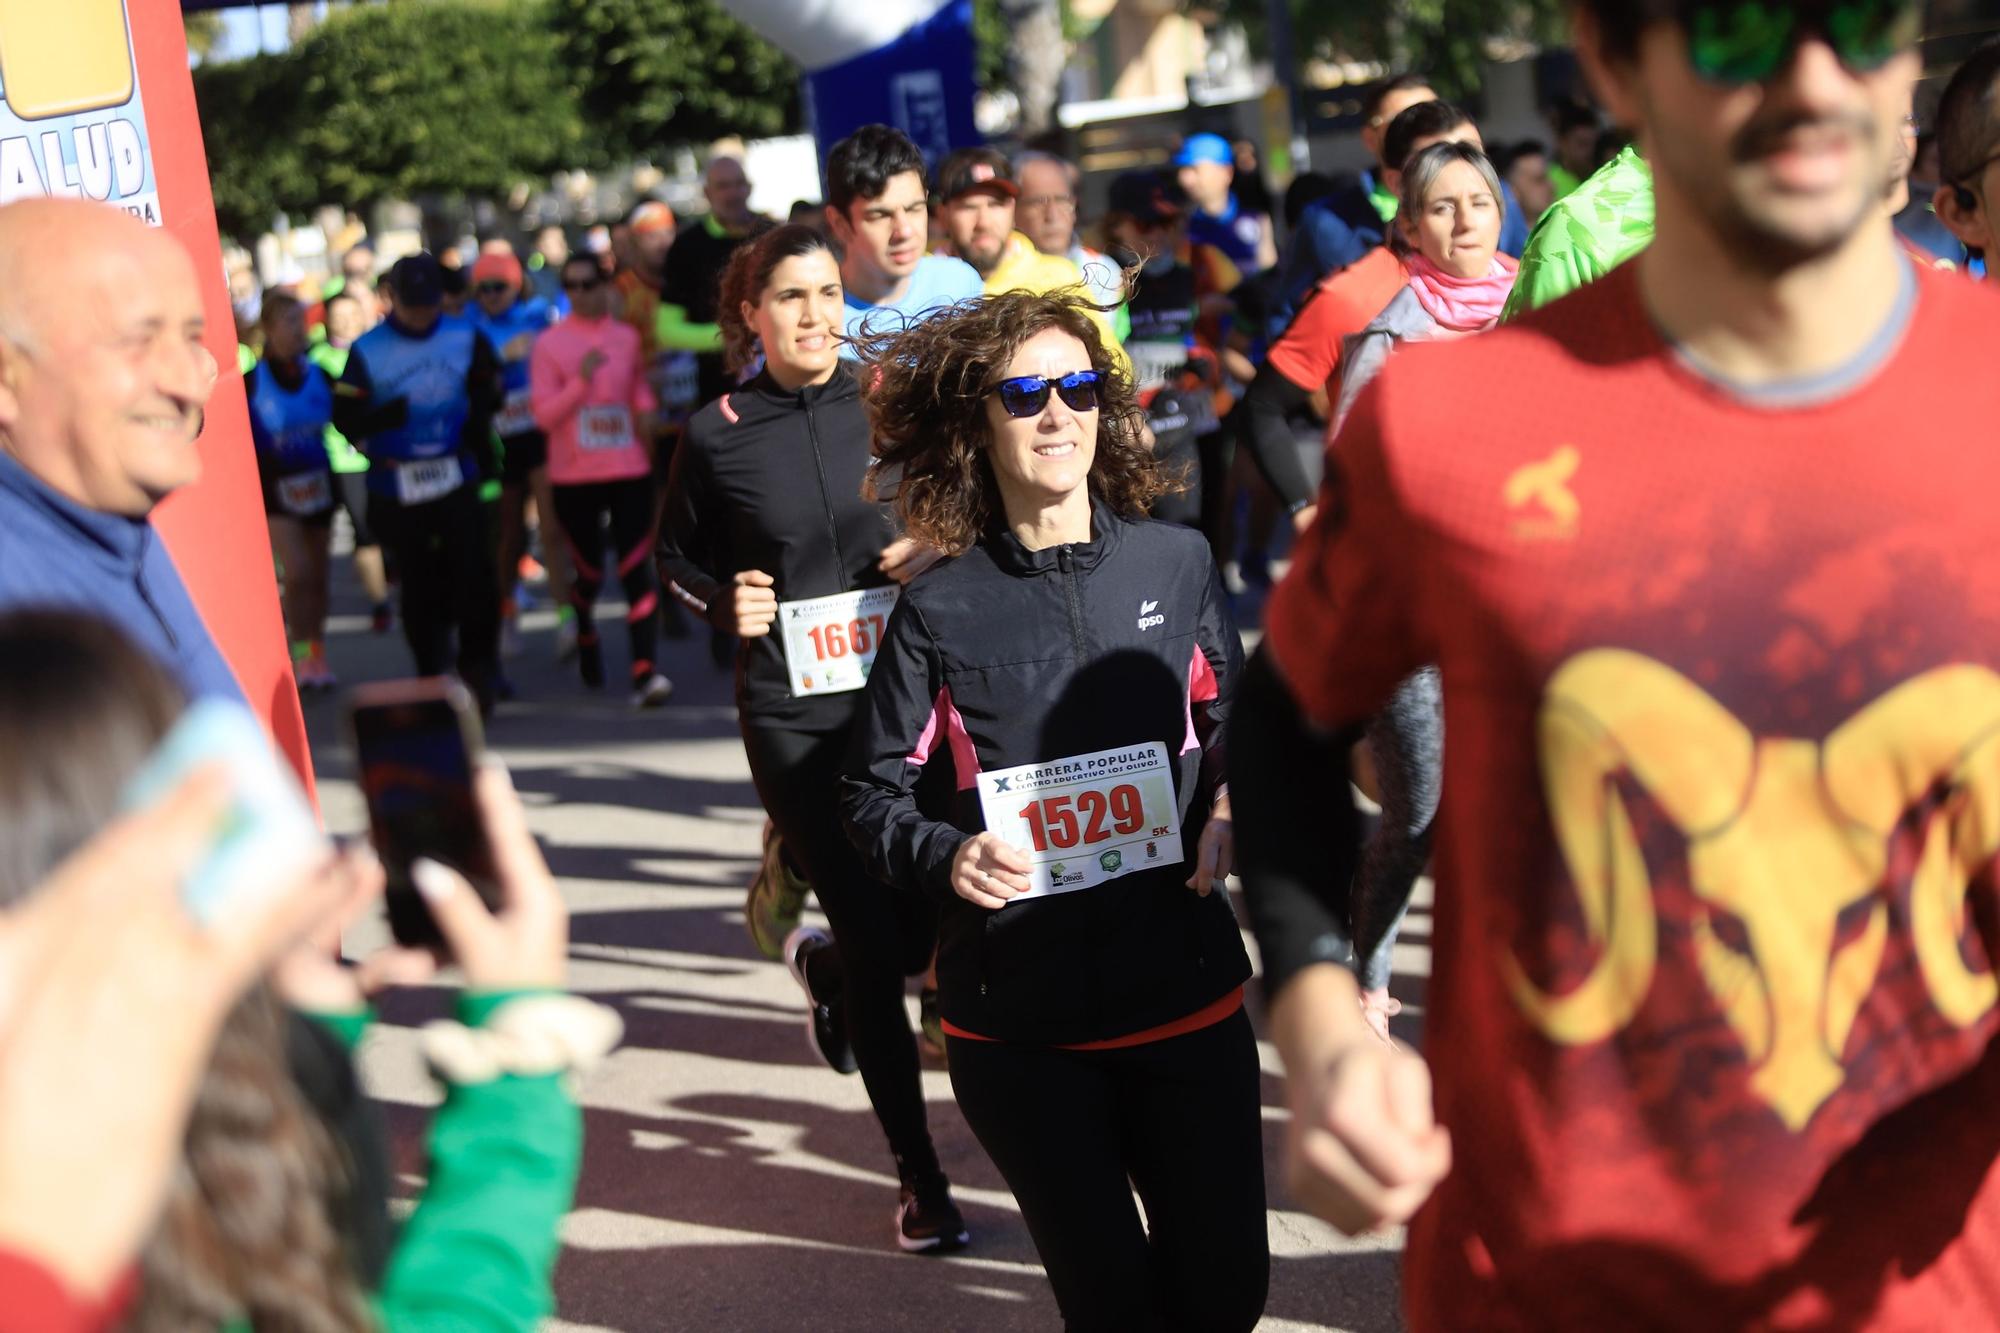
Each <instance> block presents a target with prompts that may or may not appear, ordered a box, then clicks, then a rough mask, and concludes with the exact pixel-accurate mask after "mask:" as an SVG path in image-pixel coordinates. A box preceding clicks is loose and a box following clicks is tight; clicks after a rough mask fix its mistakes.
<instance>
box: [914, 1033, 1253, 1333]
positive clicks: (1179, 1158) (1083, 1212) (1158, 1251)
mask: <svg viewBox="0 0 2000 1333" xmlns="http://www.w3.org/2000/svg"><path fill="white" fill-rule="evenodd" d="M946 1048H947V1052H948V1054H949V1055H950V1057H951V1086H952V1090H953V1091H954V1092H956V1093H957V1094H958V1106H959V1109H960V1110H961V1111H963V1112H964V1113H965V1119H966V1123H967V1124H969V1125H971V1126H972V1132H973V1133H974V1134H977V1135H978V1136H979V1142H980V1144H981V1146H983V1147H984V1148H985V1149H986V1155H987V1156H989V1157H991V1158H992V1159H993V1164H994V1165H995V1166H997V1167H999V1168H1000V1174H1001V1175H1002V1176H1004V1177H1006V1180H1007V1187H1008V1188H1009V1189H1011V1190H1013V1191H1014V1199H1015V1201H1016V1202H1018V1203H1019V1204H1020V1205H1021V1215H1022V1216H1023V1217H1024V1218H1025V1219H1026V1220H1027V1223H1028V1230H1029V1232H1030V1233H1031V1234H1032V1235H1033V1236H1034V1238H1035V1249H1036V1250H1037V1251H1038V1252H1039V1253H1040V1255H1041V1258H1042V1265H1043V1267H1045V1268H1046V1269H1047V1270H1048V1274H1049V1282H1050V1284H1051V1285H1052V1286H1054V1288H1055V1293H1056V1303H1057V1304H1058V1305H1060V1306H1061V1307H1062V1315H1063V1324H1064V1326H1065V1327H1066V1328H1068V1329H1069V1330H1070V1333H1096V1331H1097V1330H1100V1329H1102V1330H1118V1331H1119V1333H1125V1331H1126V1330H1165V1329H1174V1330H1180V1329H1186V1330H1189V1331H1190V1333H1193V1331H1194V1330H1200V1331H1201V1333H1229V1330H1233V1329H1245V1330H1247V1329H1251V1328H1254V1327H1255V1326H1256V1324H1257V1321H1258V1319H1259V1318H1260V1317H1261V1316H1262V1315H1263V1312H1264V1296H1265V1292H1266V1289H1267V1288H1268V1286H1269V1284H1270V1275H1271V1252H1270V1244H1269V1240H1268V1238H1267V1235H1266V1232H1265V1219H1264V1149H1263V1123H1262V1111H1261V1109H1260V1081H1259V1080H1260V1075H1259V1073H1258V1068H1257V1041H1256V1038H1255V1037H1254V1036H1253V1035H1252V1033H1251V1031H1250V1018H1249V1015H1247V1014H1246V1013H1244V1012H1243V1011H1242V1010H1238V1011H1237V1012H1236V1013H1235V1014H1234V1015H1232V1016H1231V1017H1229V1018H1228V1019H1225V1020H1224V1021H1223V1022H1220V1023H1217V1024H1214V1025H1213V1026H1211V1027H1206V1028H1202V1029H1201V1030H1199V1031H1197V1032H1190V1033H1188V1034H1186V1035H1185V1036H1180V1037H1170V1038H1168V1039H1167V1040H1165V1041H1156V1042H1149V1043H1147V1044H1146V1045H1144V1046H1129V1047H1126V1048H1124V1049H1122V1050H1112V1051H1065V1050H1061V1049H1059V1048H1056V1047H1052V1046H1034V1045H1023V1044H1019V1043H1015V1042H992V1041H969V1040H966V1039H964V1038H961V1037H947V1038H946ZM1134 1188H1136V1189H1137V1190H1138V1191H1139V1197H1140V1198H1141V1199H1143V1200H1144V1201H1145V1204H1146V1221H1147V1223H1149V1224H1150V1227H1151V1235H1150V1236H1149V1235H1148V1234H1147V1226H1145V1225H1142V1224H1141V1222H1140V1220H1139V1210H1138V1208H1137V1206H1136V1205H1134V1203H1133V1201H1132V1191H1133V1189H1134Z"/></svg>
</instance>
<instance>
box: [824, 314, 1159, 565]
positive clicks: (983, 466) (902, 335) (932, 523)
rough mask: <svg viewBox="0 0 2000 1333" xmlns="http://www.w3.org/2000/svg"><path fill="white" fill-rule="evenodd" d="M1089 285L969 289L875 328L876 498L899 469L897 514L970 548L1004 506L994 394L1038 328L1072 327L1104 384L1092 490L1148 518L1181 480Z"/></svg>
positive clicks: (920, 535) (869, 390)
mask: <svg viewBox="0 0 2000 1333" xmlns="http://www.w3.org/2000/svg"><path fill="white" fill-rule="evenodd" d="M1096 309H1097V307H1095V306H1093V305H1092V304H1091V303H1090V302H1089V301H1088V300H1087V299H1086V298H1085V297H1083V296H1082V295H1080V294H1071V293H1068V292H1062V293H1055V294H1051V295H1047V296H1039V295H1035V294H1033V293H1031V292H1007V293H1005V294H1003V295H1000V296H989V297H985V298H983V299H980V300H976V301H964V302H961V303H959V304H958V305H957V306H954V307H952V308H951V309H949V310H944V311H940V312H939V313H937V314H935V315H932V316H930V317H929V318H927V319H925V320H923V321H922V322H920V323H917V324H913V325H911V326H910V327H909V328H907V329H904V330H902V331H901V332H897V333H891V334H885V335H882V336H880V337H875V338H870V339H866V340H864V341H863V342H862V343H861V344H860V346H859V348H858V350H859V351H860V353H861V358H862V361H863V363H864V369H863V370H862V372H861V382H862V384H864V385H866V386H867V387H866V389H865V390H864V391H863V393H864V398H865V400H866V403H867V407H868V420H869V424H870V426H871V427H872V428H873V431H874V436H875V457H876V458H877V459H878V460H880V463H881V466H880V467H878V468H875V469H871V470H870V472H869V476H868V481H867V483H866V492H865V493H866V495H867V498H869V499H871V500H874V499H880V498H882V495H881V490H880V488H879V487H878V483H877V478H878V477H880V476H881V475H883V474H884V473H890V474H892V475H893V474H896V473H900V475H901V481H900V482H899V483H898V484H897V485H896V486H895V497H894V504H895V507H896V516H897V518H898V519H899V520H900V521H901V522H902V525H903V529H904V531H906V532H908V533H909V534H910V535H911V536H912V537H915V538H916V539H917V540H919V541H922V542H926V543H928V544H930V545H931V546H934V547H936V548H937V549H939V550H941V551H943V552H945V553H946V554H947V555H961V554H963V553H964V552H965V551H966V550H968V549H969V548H971V547H972V545H973V544H974V543H976V542H977V541H978V540H979V539H980V537H981V536H983V535H984V534H985V532H986V531H987V529H988V528H989V527H991V526H992V525H993V524H994V523H995V522H997V521H999V519H1000V517H1001V510H1000V495H999V487H998V483H997V482H996V481H995V479H994V476H993V464H992V462H991V461H990V460H989V459H988V457H987V446H988V445H989V444H991V443H992V433H991V430H990V428H989V426H988V424H987V419H986V399H987V396H988V395H990V394H991V393H992V392H993V390H994V389H995V388H996V387H998V385H999V383H1000V381H1001V380H1002V379H1003V378H1005V376H1006V371H1007V366H1008V365H1009V364H1010V363H1011V362H1012V361H1013V360H1014V356H1015V354H1016V353H1017V352H1019V351H1020V350H1021V347H1022V345H1023V344H1024V343H1026V342H1027V341H1028V340H1029V339H1030V338H1033V337H1034V336H1035V335H1036V334H1039V333H1042V332H1043V331H1045V330H1048V329H1061V330H1062V331H1063V332H1064V333H1067V334H1070V335H1071V336H1072V337H1074V338H1075V339H1076V340H1077V341H1078V342H1080V343H1082V344H1083V346H1084V350H1085V352H1086V353H1087V354H1088V355H1089V358H1090V366H1091V369H1093V370H1095V371H1096V372H1097V373H1098V374H1099V375H1101V376H1103V377H1104V378H1103V381H1102V383H1101V384H1100V385H1099V388H1098V424H1097V453H1096V457H1095V458H1093V459H1092V460H1091V464H1090V478H1089V482H1090V493H1091V496H1092V497H1093V498H1095V499H1097V500H1101V501H1103V502H1104V503H1105V504H1106V505H1109V506H1110V507H1111V509H1112V511H1113V512H1115V513H1117V514H1119V515H1121V516H1122V517H1125V518H1143V517H1145V514H1146V511H1147V510H1148V509H1149V508H1150V507H1151V506H1152V504H1153V502H1154V501H1155V500H1157V499H1159V498H1160V497H1161V496H1162V495H1165V494H1167V493H1168V492H1170V491H1174V490H1178V489H1180V488H1181V485H1182V482H1181V480H1180V479H1179V478H1178V477H1174V476H1170V475H1169V474H1168V473H1167V471H1166V469H1164V468H1162V467H1161V466H1160V463H1159V461H1158V460H1157V459H1156V458H1155V457H1154V456H1153V451H1152V449H1151V447H1150V446H1149V445H1148V443H1147V440H1146V434H1145V429H1146V418H1145V413H1144V412H1142V411H1141V410H1140V408H1139V402H1138V398H1137V396H1136V393H1135V390H1134V388H1133V385H1132V376H1131V374H1130V373H1129V372H1128V371H1127V370H1126V369H1125V367H1124V365H1123V363H1122V362H1119V361H1116V360H1114V359H1113V358H1112V355H1111V352H1110V349H1109V348H1107V347H1106V346H1105V342H1104V338H1103V335H1102V334H1100V333H1099V332H1098V326H1097V323H1096V321H1095V320H1093V319H1092V318H1091V312H1092V311H1094V310H1096Z"/></svg>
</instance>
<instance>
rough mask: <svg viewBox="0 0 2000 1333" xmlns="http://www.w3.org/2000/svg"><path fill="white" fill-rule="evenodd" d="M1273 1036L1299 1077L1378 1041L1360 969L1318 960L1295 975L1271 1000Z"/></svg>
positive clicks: (1293, 1073) (1287, 1065) (1289, 1067)
mask: <svg viewBox="0 0 2000 1333" xmlns="http://www.w3.org/2000/svg"><path fill="white" fill-rule="evenodd" d="M1271 1040H1272V1043H1273V1044H1274V1045H1276V1046H1277V1048H1278V1055H1279V1057H1280V1058H1281V1059H1282V1060H1283V1061H1284V1064H1285V1069H1286V1072H1287V1073H1288V1074H1290V1075H1291V1076H1293V1077H1295V1078H1296V1077H1303V1076H1307V1075H1311V1074H1315V1073H1317V1072H1319V1071H1322V1070H1324V1069H1325V1068H1326V1067H1327V1066H1328V1065H1330V1064H1332V1063H1333V1062H1334V1061H1335V1060H1337V1059H1338V1058H1339V1057H1340V1055H1341V1054H1342V1052H1344V1051H1346V1050H1348V1049H1349V1048H1351V1047H1353V1046H1355V1045H1357V1044H1359V1043H1364V1042H1373V1041H1375V1034H1374V1032H1373V1031H1372V1030H1371V1029H1370V1028H1369V1026H1368V1020H1367V1018H1366V1017H1365V1016H1364V1015H1363V1014H1362V1012H1361V989H1360V986H1359V985H1358V984H1357V983H1356V982H1355V980H1354V973H1353V972H1351V971H1349V970H1348V969H1347V968H1345V967H1343V966H1341V965H1339V964H1337V963H1315V964H1313V965H1312V966H1311V967H1308V968H1305V969H1303V970H1301V971H1300V972H1298V973H1297V974H1295V975H1294V976H1293V977H1292V979H1291V980H1290V981H1288V982H1286V983H1285V986H1284V988H1283V989H1282V990H1280V991H1279V992H1278V993H1277V995H1276V996H1274V997H1273V998H1272V1000H1271Z"/></svg>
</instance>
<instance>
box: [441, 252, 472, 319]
mask: <svg viewBox="0 0 2000 1333" xmlns="http://www.w3.org/2000/svg"><path fill="white" fill-rule="evenodd" d="M438 279H439V281H440V282H441V283H442V284H443V291H444V312H445V314H447V315H463V314H464V313H465V307H466V306H467V305H468V304H470V302H471V300H472V275H471V274H470V273H468V272H466V270H465V269H463V268H461V267H457V266H454V265H451V264H441V265H440V266H439V269H438Z"/></svg>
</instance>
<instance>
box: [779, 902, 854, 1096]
mask: <svg viewBox="0 0 2000 1333" xmlns="http://www.w3.org/2000/svg"><path fill="white" fill-rule="evenodd" d="M831 948H833V938H832V937H831V936H829V935H828V934H827V933H826V932H825V931H823V930H821V929H820V928H819V927H817V926H800V927H799V928H798V929H797V930H795V931H793V932H792V933H791V934H789V935H787V936H785V966H786V967H787V968H789V969H790V970H791V973H792V980H794V981H796V982H798V983H799V989H800V990H802V991H804V992H805V993H806V1040H807V1042H808V1043H809V1044H810V1045H811V1046H812V1049H813V1054H814V1055H817V1056H818V1057H819V1058H820V1059H822V1060H824V1061H826V1064H827V1068H829V1069H831V1070H833V1072H834V1073H836V1074H852V1073H853V1072H854V1071H855V1068H856V1065H855V1063H854V1047H853V1046H852V1045H851V1044H850V1043H849V1042H848V1040H847V1001H846V999H845V998H844V997H842V996H840V995H834V994H821V993H819V992H817V991H815V990H814V989H813V984H812V976H811V973H810V970H809V969H808V968H807V966H806V964H807V962H808V960H809V959H811V957H812V956H813V955H814V954H816V953H818V952H819V951H820V950H822V949H831Z"/></svg>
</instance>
